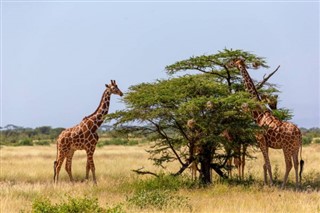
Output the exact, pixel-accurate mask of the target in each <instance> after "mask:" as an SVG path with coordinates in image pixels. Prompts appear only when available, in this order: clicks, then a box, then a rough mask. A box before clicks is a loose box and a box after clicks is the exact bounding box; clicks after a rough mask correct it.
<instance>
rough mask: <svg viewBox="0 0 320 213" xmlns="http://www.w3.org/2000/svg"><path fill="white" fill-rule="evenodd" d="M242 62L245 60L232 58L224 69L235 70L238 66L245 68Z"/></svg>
mask: <svg viewBox="0 0 320 213" xmlns="http://www.w3.org/2000/svg"><path fill="white" fill-rule="evenodd" d="M244 61H245V59H242V58H233V59H230V60H229V61H228V62H227V63H226V67H227V68H235V67H239V66H244V67H246V65H245V63H244Z"/></svg>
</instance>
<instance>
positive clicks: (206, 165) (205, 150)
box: [199, 145, 212, 184]
mask: <svg viewBox="0 0 320 213" xmlns="http://www.w3.org/2000/svg"><path fill="white" fill-rule="evenodd" d="M211 150H212V149H211V148H210V147H209V146H205V145H204V146H202V150H201V154H200V158H199V162H200V166H201V169H200V181H201V182H202V183H203V184H211V183H212V181H211V161H212V153H211Z"/></svg>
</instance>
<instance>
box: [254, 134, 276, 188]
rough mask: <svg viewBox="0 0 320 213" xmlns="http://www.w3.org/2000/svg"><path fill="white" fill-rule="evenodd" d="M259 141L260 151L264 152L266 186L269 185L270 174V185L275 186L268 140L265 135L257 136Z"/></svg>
mask: <svg viewBox="0 0 320 213" xmlns="http://www.w3.org/2000/svg"><path fill="white" fill-rule="evenodd" d="M257 140H258V142H259V146H260V150H261V152H262V155H263V158H264V165H263V177H264V184H265V185H267V184H268V177H267V176H268V173H269V177H270V185H273V180H272V171H271V163H270V159H269V148H268V146H267V144H266V139H265V137H264V136H263V135H257Z"/></svg>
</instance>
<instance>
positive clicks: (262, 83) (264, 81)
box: [256, 65, 280, 90]
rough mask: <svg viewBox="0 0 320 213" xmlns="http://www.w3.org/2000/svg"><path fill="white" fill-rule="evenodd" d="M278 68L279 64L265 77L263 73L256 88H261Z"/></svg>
mask: <svg viewBox="0 0 320 213" xmlns="http://www.w3.org/2000/svg"><path fill="white" fill-rule="evenodd" d="M279 68H280V65H279V66H278V67H277V69H275V70H274V71H273V72H272V73H270V74H269V75H268V76H267V77H265V76H266V75H264V76H263V80H262V81H261V82H260V83H258V85H257V86H256V88H257V90H259V89H261V88H262V87H263V85H264V84H265V83H266V82H267V81H268V80H269V78H271V76H273V74H275V73H276V72H277V71H278V69H279Z"/></svg>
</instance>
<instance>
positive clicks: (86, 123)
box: [53, 80, 123, 184]
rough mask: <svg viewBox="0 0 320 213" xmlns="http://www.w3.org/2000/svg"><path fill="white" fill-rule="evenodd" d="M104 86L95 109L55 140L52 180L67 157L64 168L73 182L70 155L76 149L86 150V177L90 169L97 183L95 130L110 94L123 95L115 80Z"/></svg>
mask: <svg viewBox="0 0 320 213" xmlns="http://www.w3.org/2000/svg"><path fill="white" fill-rule="evenodd" d="M105 86H106V89H105V91H104V93H103V95H102V98H101V101H100V104H99V106H98V108H97V109H96V111H95V112H93V113H92V114H91V115H89V116H86V117H84V118H83V119H82V121H81V122H80V123H79V124H78V125H76V126H74V127H71V128H68V129H65V130H64V131H62V132H61V134H60V135H59V137H58V140H57V159H56V161H54V164H53V169H54V175H53V180H54V182H55V183H57V182H58V180H59V173H60V169H61V166H62V164H63V161H64V159H67V160H66V165H65V169H66V171H67V173H68V175H69V178H70V181H72V182H73V177H72V172H71V165H72V157H73V155H74V152H75V151H76V150H85V151H86V153H87V165H86V179H89V172H90V171H91V173H92V177H93V182H94V183H95V184H96V183H97V180H96V175H95V166H94V161H93V154H94V151H95V148H96V144H97V142H98V139H99V136H98V134H97V130H98V128H99V127H100V126H101V124H102V123H103V121H104V116H105V115H106V114H108V110H109V105H110V97H111V95H112V94H116V95H119V96H122V95H123V93H122V92H121V90H120V89H119V88H118V86H117V83H116V81H115V80H111V83H110V84H106V85H105Z"/></svg>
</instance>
